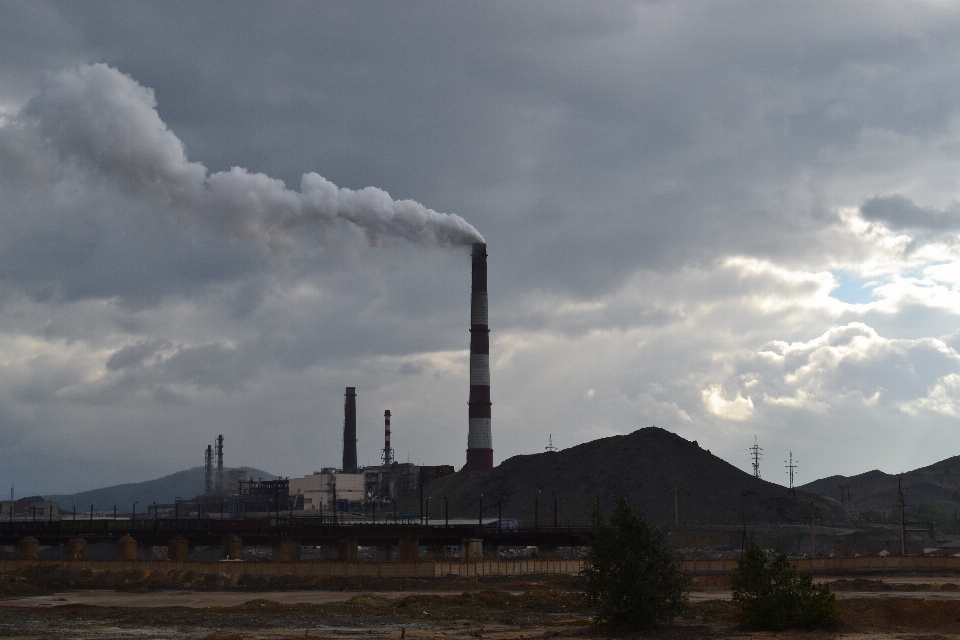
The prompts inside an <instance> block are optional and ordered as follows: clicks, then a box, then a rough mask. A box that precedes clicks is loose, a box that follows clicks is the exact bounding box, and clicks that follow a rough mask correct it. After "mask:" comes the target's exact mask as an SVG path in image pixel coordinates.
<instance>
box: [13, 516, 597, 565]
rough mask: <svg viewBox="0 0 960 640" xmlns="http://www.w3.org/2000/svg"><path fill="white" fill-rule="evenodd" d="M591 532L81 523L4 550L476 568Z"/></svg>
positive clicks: (289, 521) (18, 539)
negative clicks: (314, 550)
mask: <svg viewBox="0 0 960 640" xmlns="http://www.w3.org/2000/svg"><path fill="white" fill-rule="evenodd" d="M592 537H593V529H592V528H589V527H521V528H502V527H500V526H497V524H496V523H490V524H483V525H481V524H479V523H477V524H473V525H465V524H456V525H446V524H421V523H419V522H416V523H413V522H397V523H372V522H333V521H331V520H329V519H320V518H297V517H293V518H286V517H280V518H277V517H272V518H258V519H235V520H234V519H222V520H221V519H205V518H196V519H170V518H159V519H144V520H130V519H95V518H92V519H86V518H82V519H76V520H72V519H71V520H52V521H20V522H17V521H13V522H0V545H7V546H17V547H18V551H19V557H21V558H23V559H30V558H36V557H37V556H38V555H39V548H40V546H56V545H63V544H65V545H66V547H67V555H68V557H70V558H74V559H83V558H86V548H87V546H88V545H90V544H92V543H98V542H113V543H115V544H116V545H117V558H118V559H122V560H134V559H136V557H137V547H138V546H166V547H167V548H168V554H169V559H170V560H176V561H184V560H186V559H187V556H188V555H189V550H190V548H191V547H197V546H206V547H212V546H220V547H221V549H222V558H223V559H225V560H227V559H229V560H239V559H242V558H243V547H244V546H272V547H274V548H275V549H277V550H278V559H279V560H298V559H299V556H300V547H301V546H321V547H323V546H326V547H334V546H335V547H336V548H337V557H338V558H339V559H340V560H356V559H357V558H358V555H359V553H358V547H359V546H369V547H376V548H378V549H379V550H381V553H380V555H381V557H390V556H391V555H392V550H393V549H394V548H396V549H397V558H398V560H400V561H407V562H414V561H417V560H419V558H420V546H421V545H425V546H428V547H441V546H461V547H462V549H463V556H462V559H464V560H476V559H480V558H482V557H483V555H484V547H487V548H496V547H518V546H523V547H526V546H535V547H537V548H538V550H540V553H539V554H538V555H541V556H543V557H551V556H552V555H553V554H554V552H555V550H556V548H557V547H568V546H581V545H586V544H589V543H590V540H591V539H592Z"/></svg>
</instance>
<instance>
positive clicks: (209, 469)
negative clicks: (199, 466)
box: [203, 444, 213, 496]
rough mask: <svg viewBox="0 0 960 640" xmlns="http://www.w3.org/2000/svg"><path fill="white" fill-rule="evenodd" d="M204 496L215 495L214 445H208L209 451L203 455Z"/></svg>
mask: <svg viewBox="0 0 960 640" xmlns="http://www.w3.org/2000/svg"><path fill="white" fill-rule="evenodd" d="M203 475H204V483H203V494H204V495H207V496H209V495H211V494H212V493H213V445H209V444H208V445H207V450H206V451H205V452H204V454H203Z"/></svg>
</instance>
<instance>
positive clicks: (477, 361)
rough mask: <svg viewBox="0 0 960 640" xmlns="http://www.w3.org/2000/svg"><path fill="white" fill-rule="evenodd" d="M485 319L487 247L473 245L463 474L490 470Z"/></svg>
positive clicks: (483, 244)
mask: <svg viewBox="0 0 960 640" xmlns="http://www.w3.org/2000/svg"><path fill="white" fill-rule="evenodd" d="M488 322H489V321H488V319H487V245H486V244H485V243H483V242H476V243H474V245H473V287H472V288H471V290H470V402H469V416H470V430H469V432H468V433H467V464H466V466H465V467H464V468H463V470H464V471H475V470H477V469H491V468H493V437H492V436H491V434H490V326H489V324H488Z"/></svg>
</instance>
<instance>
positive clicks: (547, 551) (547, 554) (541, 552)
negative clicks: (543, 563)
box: [537, 544, 557, 560]
mask: <svg viewBox="0 0 960 640" xmlns="http://www.w3.org/2000/svg"><path fill="white" fill-rule="evenodd" d="M556 557H557V547H556V546H555V545H552V544H541V545H538V546H537V558H539V559H541V560H553V559H554V558H556Z"/></svg>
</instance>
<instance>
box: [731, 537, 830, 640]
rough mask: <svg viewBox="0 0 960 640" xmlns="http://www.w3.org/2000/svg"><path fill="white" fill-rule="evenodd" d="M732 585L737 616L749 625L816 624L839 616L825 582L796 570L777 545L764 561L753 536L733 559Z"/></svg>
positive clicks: (822, 623) (759, 626)
mask: <svg viewBox="0 0 960 640" xmlns="http://www.w3.org/2000/svg"><path fill="white" fill-rule="evenodd" d="M732 586H733V601H734V602H736V603H738V604H739V605H740V611H739V613H738V614H737V619H738V620H739V622H740V623H741V624H743V625H744V626H747V627H750V628H752V629H774V630H780V629H785V628H787V627H790V626H799V627H820V626H825V625H829V624H831V623H833V622H836V620H837V619H838V617H839V612H838V611H837V599H836V597H835V596H834V595H833V594H832V593H830V586H829V585H826V584H823V585H816V584H814V583H813V579H812V578H811V577H810V574H809V573H804V572H797V570H796V569H795V568H794V567H793V566H792V565H791V564H790V561H789V560H788V559H787V554H786V553H784V552H783V551H782V550H780V549H777V551H776V552H775V553H774V555H773V558H771V559H770V560H769V561H768V560H767V554H766V553H764V551H763V549H761V548H760V545H758V544H757V543H756V542H754V541H753V540H751V541H750V543H749V544H748V545H747V550H746V553H744V555H743V558H741V559H740V562H739V563H737V569H736V571H734V574H733V579H732Z"/></svg>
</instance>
